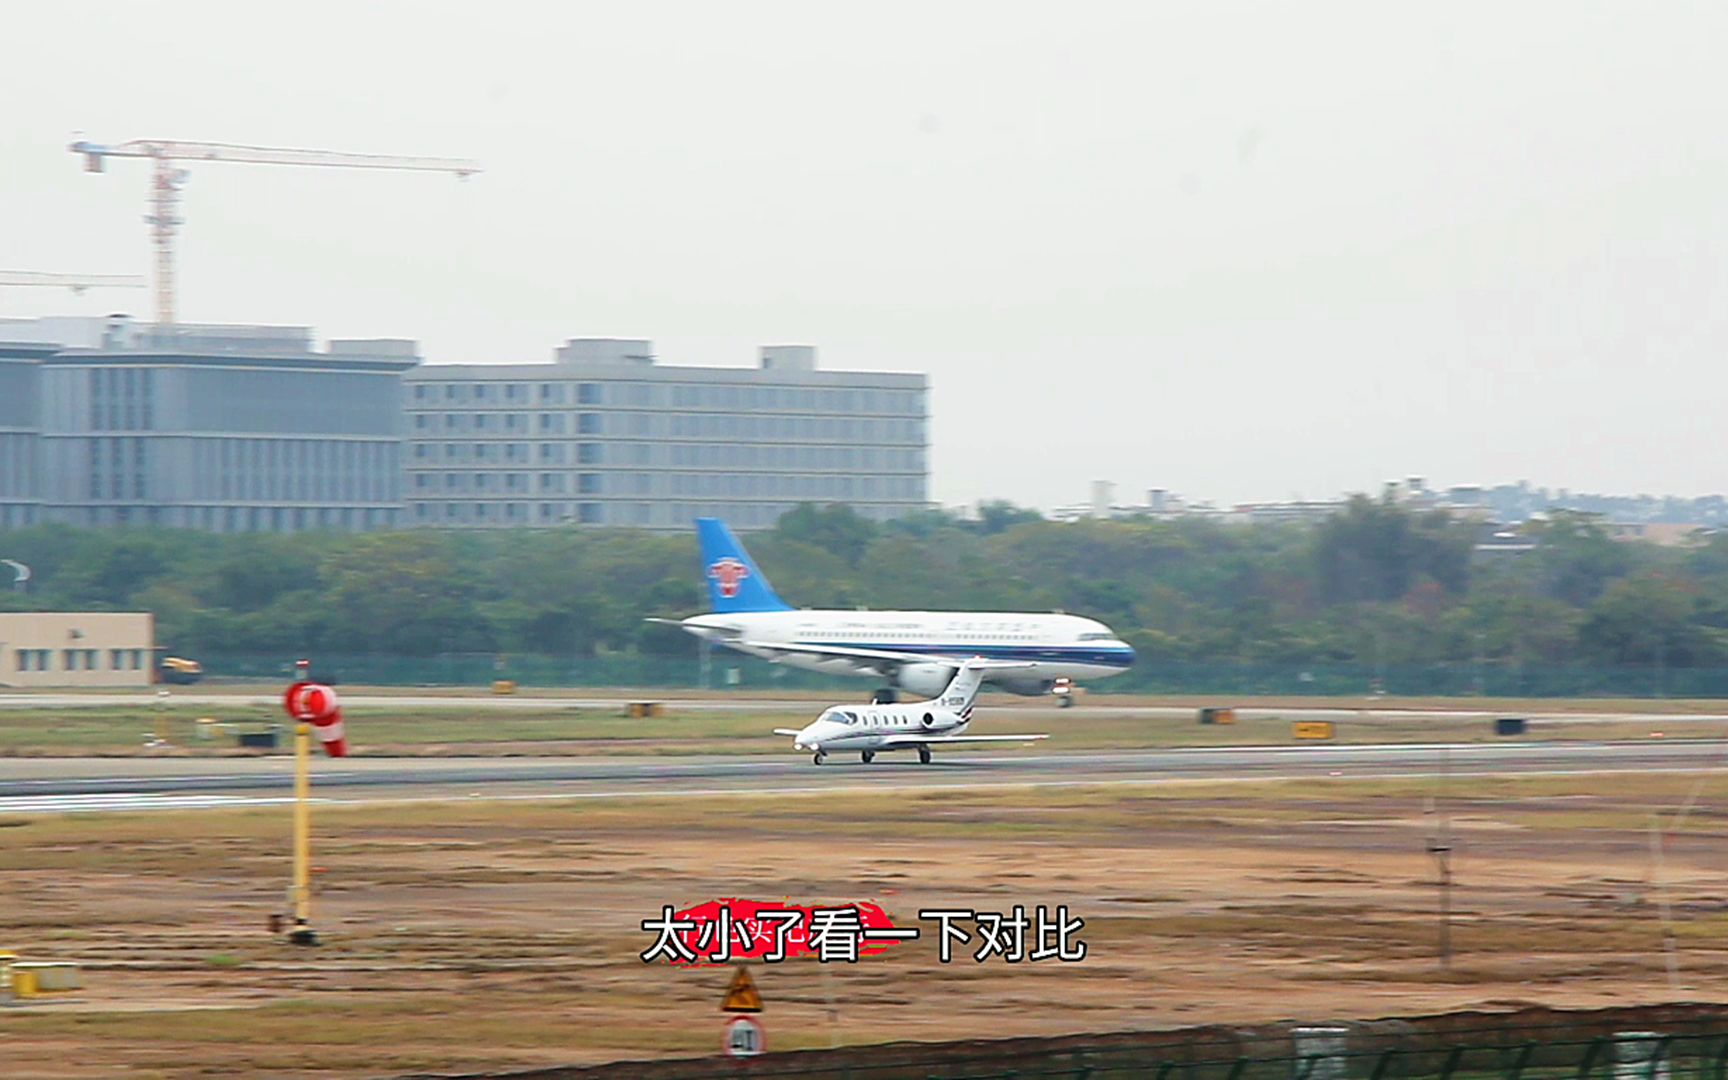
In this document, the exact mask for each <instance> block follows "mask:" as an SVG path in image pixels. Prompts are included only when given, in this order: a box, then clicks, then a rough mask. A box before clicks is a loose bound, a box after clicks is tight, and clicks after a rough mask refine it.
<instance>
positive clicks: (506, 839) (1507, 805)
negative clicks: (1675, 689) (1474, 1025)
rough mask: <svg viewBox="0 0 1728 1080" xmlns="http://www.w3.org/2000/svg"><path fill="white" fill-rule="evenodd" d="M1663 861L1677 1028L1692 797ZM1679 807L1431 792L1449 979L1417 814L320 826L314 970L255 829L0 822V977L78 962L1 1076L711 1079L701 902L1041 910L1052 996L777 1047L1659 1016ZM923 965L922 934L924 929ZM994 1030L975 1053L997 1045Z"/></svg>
mask: <svg viewBox="0 0 1728 1080" xmlns="http://www.w3.org/2000/svg"><path fill="white" fill-rule="evenodd" d="M1724 783H1728V780H1723V779H1719V778H1714V777H1712V778H1709V779H1708V780H1707V782H1706V784H1705V786H1704V788H1703V790H1702V798H1701V801H1700V804H1699V807H1700V811H1701V813H1700V814H1699V815H1698V816H1695V818H1694V820H1693V823H1692V824H1691V825H1689V826H1688V827H1687V829H1685V830H1683V831H1682V832H1681V833H1680V834H1679V835H1678V836H1676V837H1675V838H1674V840H1673V841H1672V843H1671V844H1670V846H1669V849H1668V858H1667V864H1668V874H1667V877H1666V879H1665V880H1666V881H1667V883H1668V885H1669V887H1670V889H1671V897H1670V898H1671V900H1672V901H1673V906H1674V910H1675V917H1676V932H1677V938H1678V942H1679V948H1680V954H1681V969H1682V972H1683V977H1684V979H1685V980H1686V982H1687V985H1688V986H1689V987H1691V988H1692V989H1691V990H1690V991H1689V992H1690V993H1691V994H1693V995H1696V994H1699V993H1705V994H1708V993H1709V992H1710V988H1711V987H1714V986H1717V985H1720V980H1721V979H1722V978H1723V976H1724V975H1728V935H1725V934H1724V931H1728V908H1724V906H1723V904H1722V902H1721V899H1720V897H1721V895H1722V885H1723V881H1722V871H1721V868H1720V854H1719V853H1720V848H1721V840H1722V837H1721V836H1720V835H1718V834H1717V830H1718V829H1719V827H1720V822H1721V817H1720V816H1719V815H1720V811H1721V810H1722V808H1723V804H1724V798H1723V796H1724V794H1725V792H1724V790H1723V784H1724ZM1696 784H1697V778H1695V777H1687V776H1673V775H1661V776H1652V777H1649V778H1647V779H1643V778H1641V779H1638V780H1637V781H1636V782H1634V783H1628V782H1624V781H1622V782H1617V783H1616V784H1615V785H1614V788H1613V789H1612V790H1605V785H1604V784H1603V782H1602V781H1601V780H1600V779H1599V778H1588V777H1542V778H1504V779H1493V780H1470V781H1468V782H1465V781H1463V780H1459V781H1455V782H1454V783H1453V784H1452V785H1451V787H1450V789H1449V792H1448V794H1447V797H1446V801H1445V805H1446V806H1447V808H1448V811H1449V814H1450V816H1451V819H1452V821H1453V823H1454V830H1455V837H1456V838H1457V844H1458V847H1459V851H1458V855H1457V860H1456V870H1457V875H1458V887H1457V890H1456V893H1455V895H1454V901H1455V905H1456V909H1457V912H1458V918H1457V924H1456V926H1455V933H1454V941H1455V945H1456V948H1457V960H1456V964H1455V967H1454V970H1453V971H1452V972H1451V973H1449V974H1442V973H1441V972H1439V971H1438V969H1437V967H1436V965H1435V962H1434V957H1433V948H1434V940H1435V936H1434V935H1435V922H1434V914H1433V912H1434V902H1435V898H1436V893H1435V889H1434V885H1433V877H1432V864H1431V863H1430V862H1429V860H1428V858H1427V856H1426V855H1425V854H1424V852H1423V846H1424V844H1425V842H1426V840H1427V837H1428V834H1429V833H1428V830H1429V829H1430V828H1431V824H1432V818H1431V817H1429V816H1427V815H1426V814H1425V812H1424V811H1425V809H1426V803H1427V799H1428V797H1429V796H1430V795H1431V794H1432V793H1433V792H1434V790H1435V786H1434V783H1433V782H1432V781H1431V780H1426V779H1418V778H1413V779H1410V780H1381V781H1372V782H1354V781H1347V780H1343V779H1329V780H1322V781H1316V782H1294V781H1287V782H1279V783H1268V784H1221V783H1209V782H1191V783H1175V784H1171V785H1169V786H1160V787H1158V788H1147V789H1133V790H1131V791H1129V792H1124V790H1123V789H1118V788H1083V787H1082V788H1061V789H1050V788H1044V789H1034V790H1023V791H1009V790H989V791H957V792H932V793H920V794H913V795H907V794H904V793H896V794H892V795H889V794H880V795H876V794H864V795H860V794H847V795H833V794H823V795H797V796H783V797H766V796H748V797H728V798H716V799H713V800H703V799H692V798H680V799H667V800H653V799H642V800H618V801H606V800H584V801H581V802H559V801H546V802H518V803H508V804H505V803H484V802H478V803H477V802H462V803H458V804H453V805H449V806H438V805H434V804H427V803H414V804H404V805H362V806H344V807H334V808H328V809H321V810H320V811H319V813H318V815H317V819H316V820H317V825H318V842H317V847H316V852H315V863H316V865H317V866H319V867H320V868H321V870H322V872H321V873H320V874H319V878H318V879H319V881H320V895H319V902H318V912H317V914H318V924H319V926H320V927H321V929H322V930H323V932H324V934H325V936H326V941H327V943H326V944H325V945H324V946H323V947H321V948H319V949H316V950H296V949H293V948H290V947H287V946H283V945H280V944H277V943H276V942H275V941H273V940H271V939H269V938H268V937H267V936H266V935H265V934H264V932H263V922H264V917H265V915H266V914H267V913H268V912H270V911H272V910H275V909H276V908H278V907H279V906H280V901H281V894H282V886H283V884H284V876H285V873H286V852H285V840H286V813H285V811H277V810H269V811H265V810H248V811H211V812H197V813H155V814H148V815H89V816H82V815H80V816H64V817H58V818H55V817H42V818H29V819H13V820H12V821H10V822H7V823H5V824H7V825H9V826H10V827H6V828H0V873H3V875H4V877H3V880H4V882H5V890H6V893H5V899H6V903H5V904H4V906H3V907H0V948H4V947H8V946H10V947H13V948H17V949H20V950H22V951H25V952H32V953H39V954H41V955H53V956H61V957H66V958H71V959H76V960H79V961H80V962H82V963H83V964H84V965H85V968H86V972H87V978H88V982H89V988H88V990H87V991H86V992H85V993H84V994H83V995H82V996H83V999H84V1001H83V1003H81V1004H70V1003H68V1004H60V1005H55V1006H46V1007H40V1008H32V1009H29V1010H18V1009H14V1010H6V1011H0V1075H5V1076H7V1077H13V1076H31V1075H36V1076H54V1077H107V1076H112V1075H114V1074H116V1073H117V1072H121V1071H124V1072H126V1074H127V1075H138V1076H162V1077H177V1078H178V1077H189V1076H199V1075H281V1076H310V1075H319V1076H323V1075H330V1076H335V1075H377V1074H383V1073H390V1072H403V1071H413V1070H420V1071H457V1070H462V1069H480V1068H500V1067H507V1066H524V1065H532V1064H543V1063H553V1062H561V1061H581V1060H603V1059H607V1058H612V1057H619V1056H643V1055H652V1054H655V1053H661V1052H668V1053H670V1052H678V1053H702V1052H707V1051H708V1050H710V1049H711V1048H712V1047H713V1046H714V1042H715V1040H716V1038H717V1037H718V1031H719V1024H720V1019H721V1017H720V1014H719V1013H718V1012H717V1010H716V1005H717V1003H718V997H719V993H720V990H721V988H722V987H723V985H724V982H725V979H726V973H725V972H724V971H715V970H711V969H709V970H699V971H673V970H669V969H667V968H665V967H663V966H652V967H649V966H645V965H643V964H641V963H640V962H639V960H637V958H636V952H637V951H638V950H640V949H641V948H643V947H645V946H646V945H647V944H648V940H647V936H646V935H644V934H642V932H641V931H640V930H639V928H638V926H637V924H638V922H639V921H640V920H641V919H642V918H643V917H645V916H648V915H650V914H653V913H654V912H655V911H657V909H658V906H659V905H660V904H661V903H672V904H675V905H685V904H690V903H694V902H697V901H701V900H706V899H710V898H713V897H716V896H725V895H744V896H752V897H757V898H762V899H775V898H779V897H782V896H786V897H790V898H792V899H794V900H797V901H802V902H813V901H823V900H850V899H856V900H871V901H874V902H878V903H881V904H883V906H884V907H885V908H887V909H888V910H889V911H890V912H891V913H893V914H894V915H895V916H896V918H897V919H898V920H900V921H912V920H913V918H914V916H915V914H916V912H917V911H918V910H919V909H920V908H923V907H928V906H937V905H950V904H959V905H961V906H972V907H980V908H1006V907H1008V906H1009V905H1012V904H1014V903H1023V904H1037V903H1050V904H1055V903H1066V904H1068V905H1069V906H1070V907H1071V908H1072V909H1073V910H1074V912H1075V913H1077V914H1079V915H1081V916H1082V917H1084V918H1085V919H1086V928H1085V930H1084V931H1083V932H1082V935H1081V936H1082V938H1083V939H1084V940H1085V941H1086V942H1087V944H1088V947H1089V950H1090V955H1089V958H1088V959H1087V961H1086V962H1084V963H1082V964H1079V965H1056V964H1039V965H1020V966H1017V967H1010V966H1007V965H1003V964H1001V963H1000V962H999V961H997V962H992V963H989V964H982V965H980V964H975V963H973V962H972V961H971V960H970V959H965V960H962V961H960V962H957V963H954V964H951V965H947V966H944V965H940V964H937V963H936V961H935V945H934V942H930V941H924V942H915V943H909V944H905V945H900V946H896V947H895V948H894V949H893V950H890V952H889V953H888V954H887V955H886V956H883V957H880V958H875V959H872V960H869V961H866V962H864V963H861V964H860V965H858V966H857V967H855V968H845V969H840V970H825V969H823V968H822V967H820V966H819V965H816V964H814V963H810V962H798V963H791V964H786V965H779V966H774V967H768V968H764V967H758V968H757V970H756V977H757V981H758V983H759V985H760V986H761V987H762V989H763V992H764V994H765V995H766V996H767V999H768V1003H769V1011H768V1013H767V1014H766V1015H765V1017H764V1020H765V1022H766V1024H767V1025H768V1027H769V1030H770V1038H771V1040H772V1043H773V1045H774V1046H776V1047H778V1048H792V1047H797V1046H819V1045H827V1044H828V1042H829V1041H830V1039H831V1038H832V1037H833V1035H834V1032H833V1031H832V1029H831V1026H830V1020H829V1013H828V1000H829V998H828V995H829V993H830V992H832V993H833V994H834V995H835V996H836V999H837V1001H838V1004H839V1007H840V1009H841V1015H842V1020H841V1028H840V1032H839V1035H840V1037H842V1038H843V1039H845V1040H846V1041H872V1040H879V1039H886V1038H942V1037H958V1036H967V1035H994V1034H1004V1033H1006V1032H1007V1031H1008V1030H1010V1029H1011V1030H1014V1031H1016V1032H1022V1033H1056V1032H1061V1031H1072V1030H1103V1029H1109V1028H1122V1027H1141V1026H1174V1025H1179V1024H1185V1023H1197V1022H1203V1021H1213V1020H1225V1021H1232V1020H1239V1021H1244V1022H1247V1021H1255V1020H1269V1019H1277V1018H1284V1017H1308V1018H1315V1017H1333V1016H1339V1015H1384V1014H1388V1013H1397V1012H1408V1011H1418V1010H1428V1009H1439V1008H1446V1007H1452V1006H1463V1005H1467V1004H1472V1003H1476V1002H1479V1001H1481V1000H1485V999H1490V998H1499V999H1514V998H1516V999H1522V1000H1535V1001H1546V1002H1552V1003H1556V1004H1560V1003H1569V1004H1576V1005H1592V1004H1601V1003H1607V1002H1619V1003H1623V1002H1626V1001H1633V1000H1639V999H1657V998H1666V997H1668V996H1670V993H1671V991H1670V990H1669V988H1668V987H1667V984H1666V981H1665V976H1664V973H1663V966H1662V961H1661V958H1660V953H1659V950H1660V947H1661V936H1660V929H1659V926H1658V923H1657V917H1656V904H1655V902H1654V901H1655V898H1656V891H1655V888H1656V879H1655V877H1654V875H1653V873H1652V869H1651V864H1650V857H1649V850H1648V846H1647V845H1648V839H1647V833H1646V826H1647V823H1648V821H1649V815H1650V812H1651V810H1652V808H1658V807H1673V806H1675V805H1677V804H1678V803H1679V802H1680V801H1681V800H1682V799H1684V798H1685V797H1686V796H1687V795H1688V794H1689V793H1690V792H1691V791H1692V790H1693V788H1694V786H1695V785H1696ZM926 932H929V927H928V926H927V927H926ZM1005 1017H1006V1018H1011V1019H1004V1018H1005Z"/></svg>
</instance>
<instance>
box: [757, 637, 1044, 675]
mask: <svg viewBox="0 0 1728 1080" xmlns="http://www.w3.org/2000/svg"><path fill="white" fill-rule="evenodd" d="M727 644H729V645H734V646H736V647H738V648H741V649H760V650H762V651H764V652H783V653H801V654H803V655H806V656H831V657H833V658H834V659H836V660H858V661H861V662H866V663H884V664H928V663H937V664H944V663H946V664H953V665H955V666H959V665H960V664H962V663H964V664H966V665H967V666H968V667H974V668H990V669H992V670H994V669H997V668H1030V667H1037V666H1038V665H1037V664H1035V663H1033V662H1032V661H1030V660H984V659H980V658H969V657H967V656H966V655H965V650H964V649H960V650H955V651H953V652H947V653H911V652H895V651H894V650H893V649H860V648H857V647H855V646H849V645H806V644H801V643H797V642H790V641H733V642H728V643H727Z"/></svg>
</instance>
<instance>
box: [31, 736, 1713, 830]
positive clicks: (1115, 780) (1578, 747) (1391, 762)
mask: <svg viewBox="0 0 1728 1080" xmlns="http://www.w3.org/2000/svg"><path fill="white" fill-rule="evenodd" d="M1725 763H1728V741H1724V740H1672V741H1664V742H1646V743H1579V742H1563V743H1562V742H1556V743H1460V744H1429V745H1383V746H1267V747H1234V748H1220V749H1180V750H1132V751H1122V752H1119V753H1098V752H1084V753H1066V754H1064V753H1044V752H1039V753H1024V754H1016V753H1012V752H1001V751H990V752H987V753H976V754H968V753H966V752H964V751H962V750H959V749H955V750H952V751H943V750H940V749H939V750H938V756H937V759H936V761H935V762H934V763H932V764H930V765H920V764H918V761H917V759H916V758H915V757H912V756H911V755H896V754H884V755H883V756H881V757H878V758H877V760H876V762H875V763H874V764H870V765H865V764H863V763H862V762H859V761H857V760H856V759H853V760H850V761H846V760H840V759H838V758H830V760H829V762H828V763H827V764H825V765H822V766H820V767H818V766H816V765H813V764H812V763H811V761H810V759H809V758H808V757H807V756H804V755H788V756H787V757H785V758H775V759H766V760H765V759H762V758H757V757H751V758H736V759H726V758H714V757H709V758H692V757H666V758H645V757H634V758H600V757H590V758H366V757H360V758H350V759H345V760H340V761H322V760H321V761H320V762H319V763H318V765H317V767H316V769H315V771H314V774H313V787H314V790H315V791H316V792H317V796H318V798H319V799H321V800H323V801H325V802H335V803H352V802H389V801H399V800H405V799H406V800H416V801H419V800H434V801H439V800H466V799H518V798H632V797H635V798H641V797H653V798H677V797H691V796H704V797H711V796H722V795H772V794H793V793H820V792H823V791H847V792H860V791H862V792H872V791H875V792H890V791H933V790H960V789H966V788H1040V787H1069V786H1088V785H1105V786H1119V785H1152V784H1161V783H1171V782H1177V781H1225V782H1243V781H1264V780H1303V779H1314V780H1322V779H1326V780H1334V779H1340V778H1342V779H1355V780H1366V779H1387V778H1397V777H1409V776H1429V775H1436V774H1438V773H1439V772H1440V771H1441V770H1442V769H1444V770H1445V771H1446V772H1447V774H1448V775H1449V776H1451V777H1453V778H1458V777H1469V776H1519V775H1526V776H1527V775H1591V774H1612V773H1627V772H1639V773H1644V772H1653V771H1661V772H1697V771H1708V770H1716V769H1721V768H1723V767H1724V765H1725ZM291 769H292V762H291V761H290V760H289V759H288V758H285V757H271V758H97V759H92V758H13V759H4V760H0V813H7V814H25V813H66V812H90V811H103V810H106V811H112V810H142V809H202V808H206V807H235V806H247V805H260V804H266V803H276V802H281V801H283V799H284V798H285V797H286V794H287V791H288V788H289V786H290V782H291Z"/></svg>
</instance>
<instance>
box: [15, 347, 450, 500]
mask: <svg viewBox="0 0 1728 1080" xmlns="http://www.w3.org/2000/svg"><path fill="white" fill-rule="evenodd" d="M416 363H418V359H417V357H416V355H415V347H414V344H413V343H412V342H406V341H394V340H390V341H332V342H331V343H330V347H329V350H328V351H326V352H318V351H315V350H314V348H313V345H312V337H311V331H310V330H308V329H306V328H304V327H248V326H172V327H153V326H136V325H133V324H131V323H130V322H129V321H128V320H125V319H123V318H113V319H40V320H12V321H6V322H0V527H4V526H7V525H22V524H29V523H31V522H35V521H63V522H68V523H71V524H75V525H87V526H100V525H124V524H141V525H163V526H175V527H182V528H195V529H206V530H212V531H218V532H241V531H277V532H281V531H295V530H300V529H318V528H322V529H377V528H386V527H390V526H395V525H400V524H401V523H402V476H403V473H402V451H403V431H404V423H405V420H404V414H403V409H402V394H403V388H402V374H403V372H405V371H407V370H408V369H410V368H412V367H413V366H414V365H415V364H416Z"/></svg>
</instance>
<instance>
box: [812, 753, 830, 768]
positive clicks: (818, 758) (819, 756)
mask: <svg viewBox="0 0 1728 1080" xmlns="http://www.w3.org/2000/svg"><path fill="white" fill-rule="evenodd" d="M810 760H811V761H814V762H815V763H816V764H818V765H821V764H823V763H824V762H826V761H827V760H828V755H827V754H824V753H823V752H822V751H820V750H818V751H816V753H815V755H814V756H812V757H811V758H810Z"/></svg>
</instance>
